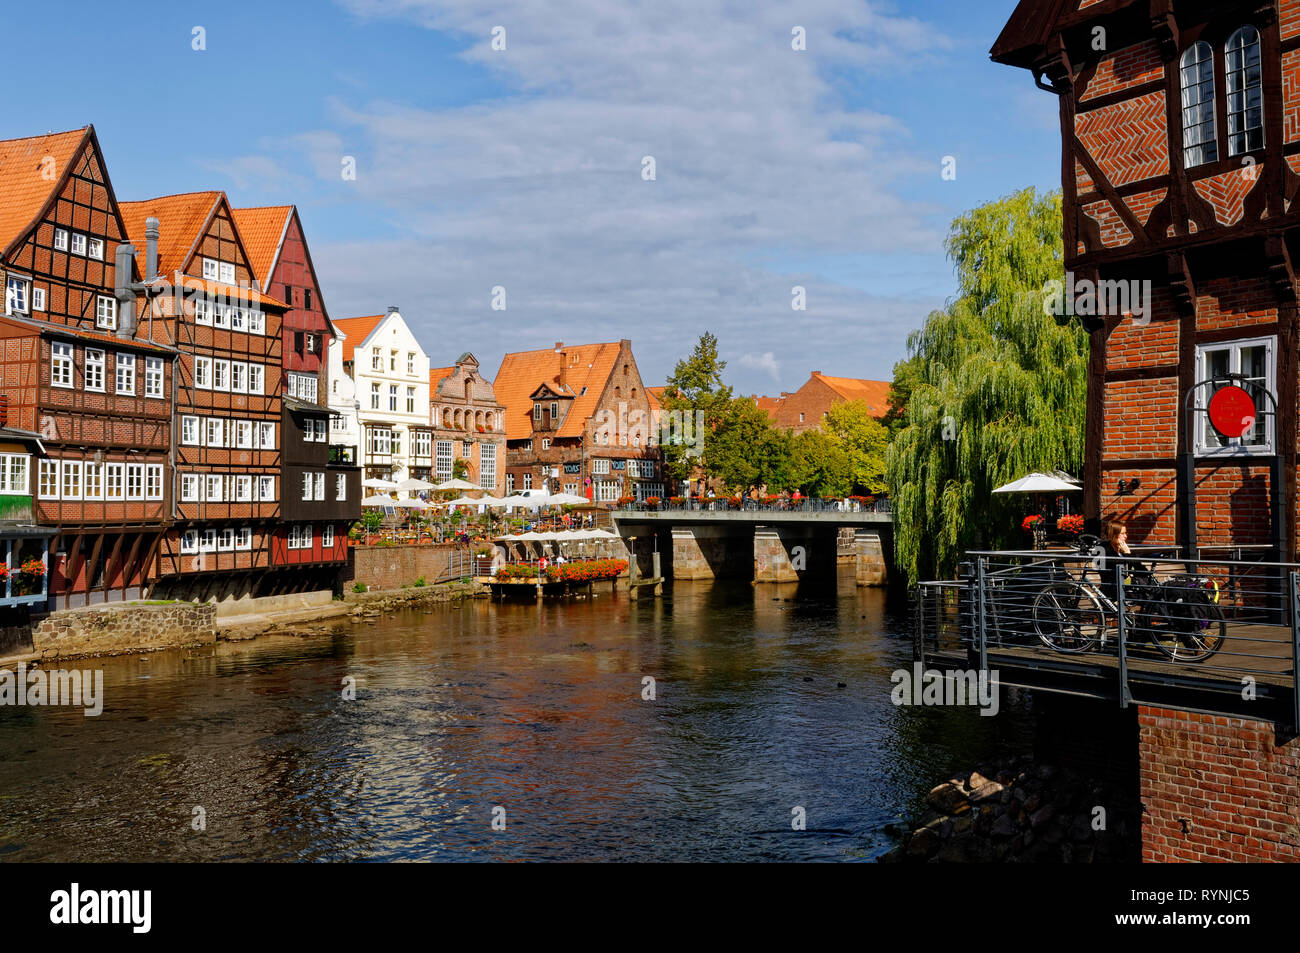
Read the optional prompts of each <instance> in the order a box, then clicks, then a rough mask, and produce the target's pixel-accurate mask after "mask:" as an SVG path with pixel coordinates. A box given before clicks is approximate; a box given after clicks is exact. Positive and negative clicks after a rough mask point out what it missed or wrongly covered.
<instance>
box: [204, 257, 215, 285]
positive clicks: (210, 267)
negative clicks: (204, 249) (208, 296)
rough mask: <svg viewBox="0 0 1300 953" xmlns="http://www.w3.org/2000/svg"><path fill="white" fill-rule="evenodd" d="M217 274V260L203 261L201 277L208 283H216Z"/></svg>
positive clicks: (207, 259) (206, 259) (208, 259)
mask: <svg viewBox="0 0 1300 953" xmlns="http://www.w3.org/2000/svg"><path fill="white" fill-rule="evenodd" d="M217 274H218V271H217V260H216V259H215V258H205V259H203V277H204V278H205V279H207V280H209V281H216V280H217Z"/></svg>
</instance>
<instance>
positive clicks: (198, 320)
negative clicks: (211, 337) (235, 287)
mask: <svg viewBox="0 0 1300 953" xmlns="http://www.w3.org/2000/svg"><path fill="white" fill-rule="evenodd" d="M212 310H213V305H212V302H211V301H209V300H208V299H207V298H196V299H195V301H194V323H195V324H201V325H203V326H204V327H209V328H210V327H212Z"/></svg>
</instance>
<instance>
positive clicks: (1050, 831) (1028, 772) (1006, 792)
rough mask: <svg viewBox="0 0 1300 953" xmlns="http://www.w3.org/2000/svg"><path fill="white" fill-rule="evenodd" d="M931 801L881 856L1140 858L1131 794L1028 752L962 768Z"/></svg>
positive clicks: (895, 859) (909, 859)
mask: <svg viewBox="0 0 1300 953" xmlns="http://www.w3.org/2000/svg"><path fill="white" fill-rule="evenodd" d="M927 801H928V802H929V810H928V811H927V812H926V813H925V815H924V816H923V817H921V818H920V819H919V822H918V823H917V824H916V825H915V826H914V829H912V830H910V831H908V832H905V833H903V836H902V842H901V843H900V844H899V845H898V846H897V847H896V848H894V849H893V850H892V851H890V852H889V853H888V854H886V855H885V856H884V857H882V858H881V861H882V862H883V863H922V862H931V863H981V862H990V861H1001V862H1022V863H1023V862H1030V863H1032V862H1040V863H1115V862H1127V861H1135V860H1137V859H1138V857H1137V853H1138V851H1139V850H1140V847H1139V846H1138V844H1139V838H1140V831H1139V826H1138V818H1137V817H1136V816H1135V811H1134V806H1133V804H1132V801H1131V799H1129V798H1125V797H1123V796H1122V795H1121V794H1120V792H1118V791H1117V790H1115V789H1114V788H1113V786H1111V785H1108V784H1106V783H1104V782H1100V781H1095V780H1090V779H1087V778H1084V777H1081V776H1079V775H1078V774H1076V773H1074V772H1073V771H1070V770H1068V769H1061V768H1058V767H1056V766H1054V765H1050V764H1035V763H1034V761H1033V759H1031V758H1029V757H1020V758H1016V759H1008V760H1004V761H1002V762H999V763H997V764H994V765H982V766H981V767H980V769H979V770H976V771H972V772H968V773H961V774H958V775H956V776H954V777H953V778H952V779H951V780H949V781H946V782H944V783H943V784H940V785H938V786H937V787H935V788H934V789H933V790H931V791H930V793H929V795H928V797H927ZM891 833H895V834H897V833H899V832H898V831H891Z"/></svg>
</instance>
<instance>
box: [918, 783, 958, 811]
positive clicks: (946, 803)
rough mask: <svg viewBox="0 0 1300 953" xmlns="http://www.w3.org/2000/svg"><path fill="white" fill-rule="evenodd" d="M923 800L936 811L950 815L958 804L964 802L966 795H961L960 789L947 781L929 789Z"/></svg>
mask: <svg viewBox="0 0 1300 953" xmlns="http://www.w3.org/2000/svg"><path fill="white" fill-rule="evenodd" d="M925 799H926V801H928V802H929V803H930V806H931V807H933V808H934V809H935V810H936V811H941V812H942V813H944V814H951V813H952V812H953V811H954V810H955V809H956V807H957V806H958V805H959V804H961V803H963V802H964V801H965V800H966V795H965V794H964V793H962V790H961V788H960V787H958V786H957V785H955V784H953V783H952V782H951V781H947V782H945V783H943V784H940V785H938V786H937V787H934V788H931V789H930V793H929V794H927V795H926V798H925Z"/></svg>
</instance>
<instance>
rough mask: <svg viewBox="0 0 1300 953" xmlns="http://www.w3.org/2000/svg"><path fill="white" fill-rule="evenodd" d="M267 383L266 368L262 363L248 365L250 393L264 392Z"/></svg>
mask: <svg viewBox="0 0 1300 953" xmlns="http://www.w3.org/2000/svg"><path fill="white" fill-rule="evenodd" d="M265 385H266V368H265V367H263V366H262V365H261V364H249V365H248V392H249V393H250V394H261V393H264V390H263V388H264V387H265Z"/></svg>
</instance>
